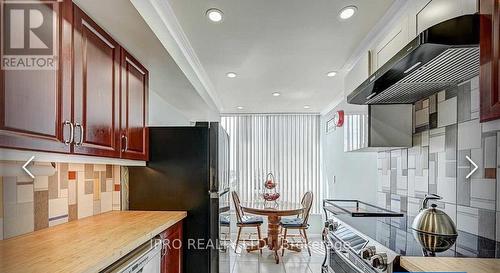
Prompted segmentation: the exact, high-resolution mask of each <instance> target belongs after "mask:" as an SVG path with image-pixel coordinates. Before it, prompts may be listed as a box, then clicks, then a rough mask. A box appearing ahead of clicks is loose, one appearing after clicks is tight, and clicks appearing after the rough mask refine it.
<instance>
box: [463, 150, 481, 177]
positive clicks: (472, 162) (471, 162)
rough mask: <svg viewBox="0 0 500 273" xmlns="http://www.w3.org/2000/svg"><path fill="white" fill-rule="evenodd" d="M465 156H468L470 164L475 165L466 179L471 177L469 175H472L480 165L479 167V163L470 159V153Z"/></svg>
mask: <svg viewBox="0 0 500 273" xmlns="http://www.w3.org/2000/svg"><path fill="white" fill-rule="evenodd" d="M465 158H467V160H469V162H470V164H472V165H473V166H474V169H472V170H471V171H470V173H469V174H468V175H467V176H466V177H465V179H469V177H470V176H471V175H472V174H473V173H474V172H475V171H477V168H478V167H477V164H476V163H475V162H474V161H472V159H470V157H469V156H468V155H466V156H465Z"/></svg>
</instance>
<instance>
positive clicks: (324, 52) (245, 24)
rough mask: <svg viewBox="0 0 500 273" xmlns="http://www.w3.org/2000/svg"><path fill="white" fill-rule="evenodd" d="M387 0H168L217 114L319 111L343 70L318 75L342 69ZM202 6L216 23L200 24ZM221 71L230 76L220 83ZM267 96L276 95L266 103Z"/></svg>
mask: <svg viewBox="0 0 500 273" xmlns="http://www.w3.org/2000/svg"><path fill="white" fill-rule="evenodd" d="M101 2H106V1H101ZM392 2H393V1H392V0H377V1H373V0H335V1H333V0H314V1H304V0H272V1H270V0H251V1H249V0H217V1H215V0H208V1H207V0H205V1H203V0H190V1H186V0H169V3H170V6H171V8H172V10H173V12H174V14H175V17H177V20H178V22H179V24H180V26H181V28H182V30H183V32H184V33H185V35H186V37H187V39H188V41H189V44H190V45H191V47H192V49H194V52H195V54H196V57H197V58H198V59H199V61H200V63H201V66H202V67H203V69H204V70H205V71H206V74H207V75H208V79H209V80H210V82H211V85H212V86H213V89H214V91H215V92H216V96H217V99H218V100H220V102H221V107H222V109H220V110H221V112H223V113H234V112H254V113H256V112H320V111H322V110H324V109H325V108H326V107H327V106H328V105H329V104H330V103H331V102H332V101H334V100H335V99H336V97H337V96H338V95H339V94H341V93H342V91H343V90H342V89H343V75H342V74H343V72H344V71H342V73H340V75H338V76H336V77H333V78H328V77H326V73H327V72H328V71H331V70H341V69H343V68H344V65H345V64H346V61H347V60H348V59H349V58H350V57H351V55H352V54H353V53H354V52H355V50H356V48H357V47H358V46H359V45H360V43H361V41H362V40H363V38H364V37H365V36H366V35H367V34H368V33H369V31H370V30H371V28H372V27H373V26H374V25H375V24H376V23H377V21H378V20H380V18H381V17H382V16H383V15H384V14H385V12H386V11H387V10H388V9H389V7H390V5H391V4H392ZM348 5H356V6H357V7H358V12H357V13H356V14H355V16H354V17H352V18H351V19H349V20H347V21H341V20H339V19H338V12H339V11H340V10H341V9H342V8H343V7H345V6H348ZM209 8H218V9H220V10H222V11H223V12H224V20H223V22H222V23H219V24H214V23H211V22H209V21H208V20H207V18H206V17H205V12H206V10H207V9H209ZM227 72H235V73H237V74H238V77H236V78H234V79H230V78H227V77H226V76H225V74H226V73H227ZM275 91H278V92H280V93H281V94H282V95H281V96H280V97H273V96H272V95H271V93H272V92H275ZM304 105H310V106H311V109H308V110H305V109H304V108H303V107H304ZM236 106H244V107H245V109H244V110H237V109H236Z"/></svg>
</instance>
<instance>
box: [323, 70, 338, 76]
mask: <svg viewBox="0 0 500 273" xmlns="http://www.w3.org/2000/svg"><path fill="white" fill-rule="evenodd" d="M326 75H327V76H328V77H335V75H337V72H336V71H330V72H328V73H326Z"/></svg>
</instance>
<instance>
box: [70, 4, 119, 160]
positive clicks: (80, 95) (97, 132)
mask: <svg viewBox="0 0 500 273" xmlns="http://www.w3.org/2000/svg"><path fill="white" fill-rule="evenodd" d="M73 35H74V38H73V41H74V56H73V58H74V124H75V145H74V153H77V154H88V155H96V156H107V157H119V156H120V134H119V121H120V120H119V118H120V117H119V115H120V104H119V102H120V93H119V90H120V89H119V76H120V75H119V72H120V46H119V45H118V43H116V42H115V41H114V40H113V39H112V38H111V36H109V35H108V34H107V33H106V32H105V31H104V30H102V29H101V28H100V27H99V26H98V25H97V24H96V23H94V22H93V21H92V20H91V19H90V18H89V17H88V16H87V15H86V14H85V13H83V12H82V11H81V10H80V9H79V8H78V7H76V6H75V13H74V34H73Z"/></svg>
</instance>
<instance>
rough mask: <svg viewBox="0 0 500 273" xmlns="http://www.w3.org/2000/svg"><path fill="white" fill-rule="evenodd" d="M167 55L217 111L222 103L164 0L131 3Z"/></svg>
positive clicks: (132, 0) (134, 0) (133, 0)
mask: <svg viewBox="0 0 500 273" xmlns="http://www.w3.org/2000/svg"><path fill="white" fill-rule="evenodd" d="M130 2H131V3H132V4H133V5H134V7H135V9H136V10H137V11H138V12H139V14H140V15H141V16H142V18H143V19H144V21H145V22H146V23H147V24H148V26H149V27H150V28H151V30H152V31H153V32H154V33H155V35H156V37H158V39H159V40H160V42H161V43H162V45H163V46H164V47H165V49H166V50H167V52H168V53H169V54H170V56H172V58H173V59H174V61H175V62H176V63H177V65H178V66H179V68H180V69H181V70H182V72H183V73H184V74H185V75H186V78H187V79H188V80H189V81H190V82H191V84H192V85H193V87H194V88H195V90H196V92H198V94H199V95H200V96H201V98H202V99H203V100H204V101H205V103H207V105H209V106H210V107H211V108H212V109H214V110H217V111H218V112H220V111H221V109H222V103H221V100H220V98H219V96H218V95H217V92H216V91H215V87H214V85H213V84H212V82H211V81H210V78H209V77H208V74H207V72H206V70H205V69H204V68H203V66H202V64H201V61H200V59H199V58H198V56H197V55H196V52H195V51H194V49H193V47H192V46H191V43H190V42H189V40H188V38H187V36H186V34H185V33H184V30H183V29H182V27H181V25H180V23H179V21H178V20H177V17H176V16H175V13H174V11H173V9H172V7H171V6H170V4H169V2H168V1H167V0H149V1H144V0H130Z"/></svg>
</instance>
